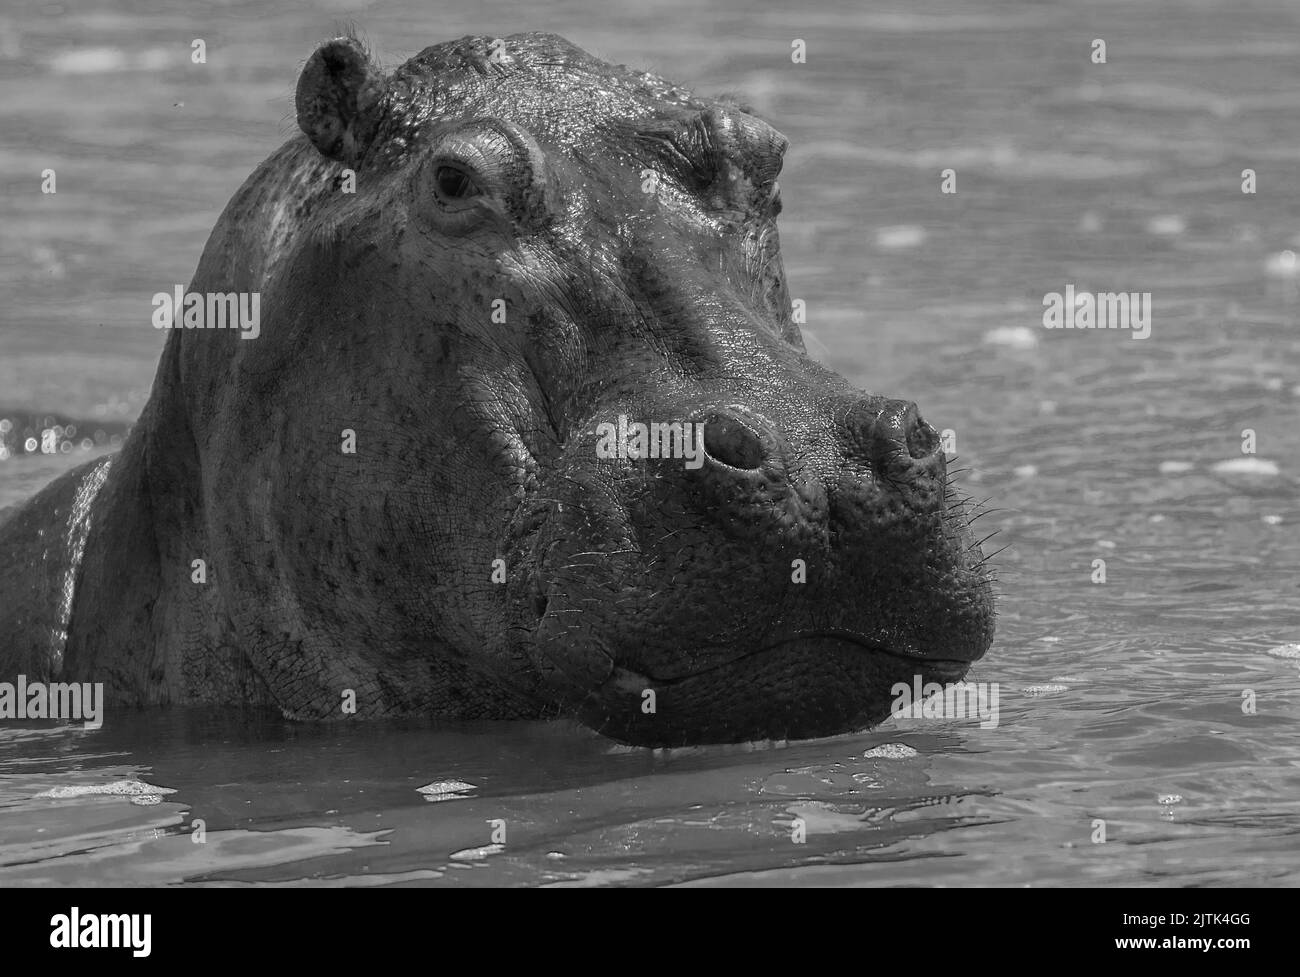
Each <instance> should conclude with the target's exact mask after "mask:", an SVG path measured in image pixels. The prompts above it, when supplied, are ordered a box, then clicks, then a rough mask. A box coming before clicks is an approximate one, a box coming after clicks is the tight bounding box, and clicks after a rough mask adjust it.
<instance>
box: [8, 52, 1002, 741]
mask: <svg viewBox="0 0 1300 977" xmlns="http://www.w3.org/2000/svg"><path fill="white" fill-rule="evenodd" d="M494 50H495V51H496V52H497V53H496V54H494V53H493V52H494ZM297 108H298V122H299V126H300V127H301V128H302V130H303V133H304V136H303V137H299V138H297V139H295V140H293V141H291V142H289V143H288V144H287V145H285V146H284V147H282V148H281V149H280V150H279V151H278V152H276V153H275V154H274V155H273V156H272V157H271V158H270V159H268V160H267V161H266V162H265V163H264V164H263V165H262V166H261V167H260V168H259V169H258V170H257V171H256V172H255V173H254V174H253V175H252V177H251V178H250V179H249V180H248V181H247V182H246V183H245V185H244V186H243V188H242V189H241V190H240V191H239V192H238V194H237V195H236V196H235V198H234V199H233V200H232V201H231V203H230V204H229V206H228V207H227V209H226V211H225V213H224V214H223V216H222V217H221V220H220V222H219V223H218V224H217V226H216V228H215V230H214V231H213V233H212V236H211V238H210V240H209V241H208V244H207V248H206V249H205V251H204V253H203V257H202V260H201V262H200V264H199V267H198V271H197V273H196V275H195V278H194V281H193V282H192V283H191V285H190V290H191V291H198V292H210V291H218V292H229V291H242V292H259V293H260V294H261V321H262V325H261V335H260V336H259V337H258V338H257V339H256V340H251V341H246V340H241V338H240V337H239V334H238V333H237V332H235V331H228V330H183V329H177V330H174V331H172V332H171V333H170V334H169V336H168V341H167V345H166V348H165V351H164V353H163V357H162V361H161V365H160V367H159V371H158V376H157V379H156V382H155V385H154V390H153V395H152V398H151V400H150V402H149V404H148V406H147V408H146V409H145V412H144V415H143V416H142V418H141V420H140V423H139V424H138V425H137V426H136V427H135V429H134V430H133V432H132V435H131V437H130V439H129V440H128V441H127V443H126V445H125V446H124V448H123V449H122V451H121V452H120V454H119V455H118V456H116V457H113V458H112V459H111V461H107V462H106V461H100V462H96V463H93V464H92V465H90V466H85V467H83V468H82V469H78V470H77V471H75V472H73V473H70V474H69V475H68V476H65V477H64V478H63V479H60V480H59V481H58V482H56V483H54V484H53V485H52V486H51V487H50V488H48V489H46V490H45V492H43V493H42V494H41V495H40V496H38V497H37V498H36V499H35V500H33V501H32V502H31V503H29V504H28V505H27V506H26V507H25V508H24V509H22V510H20V511H19V512H18V514H17V515H16V516H13V517H11V518H10V519H9V521H8V522H6V523H4V524H3V525H2V526H0V553H2V554H4V555H3V557H0V598H3V601H0V627H2V628H3V631H2V632H0V633H5V634H8V635H14V636H16V644H15V645H13V646H12V647H11V648H9V649H8V650H7V654H5V655H3V656H0V663H3V664H4V665H5V666H6V669H5V671H6V672H10V671H18V670H21V669H24V668H25V669H26V670H27V674H28V676H29V678H32V677H35V676H37V675H46V676H52V675H57V676H59V677H60V678H61V679H62V680H64V681H102V682H105V683H106V684H107V692H108V695H109V697H110V702H113V703H118V704H126V703H136V704H163V703H182V702H255V703H268V704H274V705H276V706H278V707H279V708H281V709H282V710H283V711H284V712H285V713H286V714H287V715H290V716H293V717H300V718H334V717H339V716H341V715H342V712H341V708H340V703H341V702H342V701H343V695H344V690H347V689H351V690H354V691H355V693H356V708H357V714H358V715H360V716H384V715H398V714H423V715H433V716H438V717H445V718H453V719H455V718H484V717H490V718H523V717H531V718H536V717H547V716H556V715H573V716H577V717H578V718H579V719H581V720H582V721H583V722H585V723H587V724H588V725H590V726H592V727H593V728H595V729H598V730H600V731H602V732H604V733H606V734H608V735H611V736H614V737H616V738H619V739H622V740H625V741H628V742H633V743H640V744H648V745H661V744H668V745H673V744H683V743H696V742H711V741H736V740H746V739H753V738H763V737H777V738H783V737H806V736H815V735H825V734H832V733H836V732H841V731H845V730H851V729H856V728H861V727H864V726H867V725H870V724H872V723H874V722H878V721H879V720H880V719H882V718H883V717H884V716H885V715H886V714H887V710H888V704H889V701H890V686H891V685H892V684H893V683H894V682H898V681H903V682H908V683H910V682H911V681H912V677H913V675H917V674H919V675H921V676H922V678H923V680H924V681H953V680H956V679H957V678H959V677H960V676H962V675H963V674H964V673H965V671H966V669H967V667H968V666H969V663H970V662H972V661H974V660H975V659H977V658H979V657H980V656H981V655H983V654H984V652H985V651H986V650H987V648H988V646H989V644H990V642H991V640H992V634H993V611H992V600H991V595H990V590H989V584H988V581H987V579H986V573H987V570H986V567H985V565H984V561H983V556H982V554H981V553H980V551H979V548H978V546H976V545H974V544H973V541H972V538H971V535H970V532H969V529H968V526H967V510H966V509H965V507H964V506H963V504H962V503H961V502H960V501H959V500H958V499H957V498H956V497H955V495H954V493H953V492H952V490H951V489H950V488H949V486H948V480H947V474H946V470H945V459H944V455H943V453H942V451H941V450H940V448H939V444H938V438H937V436H936V434H935V431H934V429H933V428H931V427H930V426H929V425H928V424H926V423H925V422H924V421H923V420H921V418H920V417H919V415H918V414H917V410H916V407H915V406H914V405H913V404H911V403H910V402H906V401H901V400H892V399H887V398H884V397H879V396H872V395H867V394H865V393H863V392H861V391H859V390H856V389H854V388H853V387H852V386H850V385H849V384H848V383H847V382H846V381H845V380H844V379H843V378H841V377H840V376H838V375H837V374H835V373H833V372H831V371H829V370H827V369H825V368H823V367H821V366H819V365H817V364H815V363H813V362H812V361H811V360H809V359H808V358H807V356H806V355H805V353H804V350H803V344H802V341H801V339H800V336H799V330H798V328H797V326H796V325H795V324H794V323H793V322H792V321H791V309H790V300H789V296H788V292H787V289H786V283H785V279H784V272H783V268H782V263H781V256H780V250H779V244H778V240H777V230H776V223H775V221H776V216H777V213H778V212H779V210H780V201H779V196H778V192H777V185H776V177H777V173H778V171H779V169H780V165H781V155H782V153H783V151H784V149H785V139H784V138H783V137H782V136H781V135H780V134H779V133H777V132H776V131H775V130H773V129H772V128H771V127H770V126H768V125H767V124H766V123H764V122H762V121H760V120H758V119H757V118H755V117H753V116H752V115H750V114H748V113H747V112H746V111H745V110H744V107H743V106H741V105H739V104H737V103H735V102H733V101H713V100H706V99H701V98H697V97H695V96H693V95H691V94H690V93H688V92H686V91H684V90H682V89H679V88H676V87H674V86H672V85H670V84H668V83H667V82H665V81H663V80H661V79H658V78H656V77H654V76H651V75H647V74H642V73H639V72H635V71H632V70H630V69H626V68H623V67H615V66H611V65H608V64H605V63H603V62H601V61H598V60H595V59H593V58H592V57H590V56H589V55H587V54H585V53H584V52H582V51H580V50H579V49H577V48H575V47H573V46H572V45H570V44H569V43H568V42H566V41H564V40H563V39H561V38H558V37H555V36H552V35H545V34H522V35H516V36H513V37H510V38H506V39H505V41H504V44H503V45H501V44H500V42H498V44H497V46H496V47H494V46H493V42H492V39H490V38H465V39H462V40H460V41H456V42H453V43H448V44H442V45H439V46H436V47H431V48H429V49H427V50H425V51H424V52H422V53H421V54H420V55H419V56H417V57H416V58H414V59H412V60H411V61H409V62H407V63H406V64H405V65H403V66H402V67H401V68H399V69H397V70H396V71H395V72H393V73H392V74H385V73H383V72H382V71H381V70H380V69H379V68H378V67H376V66H375V65H374V64H373V63H372V62H371V61H370V59H369V57H368V56H367V54H366V53H365V51H364V49H363V48H362V47H361V45H360V44H359V43H357V42H356V41H355V40H352V39H347V38H344V39H340V40H337V41H333V42H330V43H329V44H326V45H325V46H324V47H322V48H321V49H320V50H319V51H318V52H317V53H316V54H315V55H314V56H313V57H312V58H311V59H310V61H309V62H308V64H307V65H306V67H305V68H304V71H303V75H302V78H301V80H300V82H299V86H298V98H297ZM347 169H351V170H354V171H355V174H356V192H355V193H345V192H343V185H342V183H341V180H343V179H344V178H345V177H346V172H345V171H346V170H347ZM647 171H649V173H647ZM647 177H649V178H650V179H651V182H654V183H657V185H655V186H652V187H650V188H649V189H650V190H652V191H653V192H647V184H646V181H647ZM163 287H166V286H163ZM498 299H499V300H503V302H496V303H495V304H494V300H498ZM502 310H503V311H504V316H503V315H502V314H501V312H502ZM494 312H496V314H494ZM503 318H504V321H502V319H503ZM620 414H625V415H627V416H628V418H629V419H630V420H634V421H635V420H639V421H643V422H647V423H648V422H651V421H656V422H662V423H671V422H687V421H689V422H695V423H703V424H705V425H706V427H705V429H704V430H705V435H704V443H705V446H706V449H707V452H708V456H707V458H705V459H704V462H703V465H702V467H699V468H697V469H691V468H689V467H687V466H686V465H685V464H683V461H682V460H681V459H679V458H676V459H671V458H670V459H663V458H650V459H635V458H628V459H618V458H613V459H606V458H599V457H598V456H597V452H596V443H597V425H598V424H600V423H602V422H616V421H617V419H618V416H619V415H620ZM347 429H350V430H352V431H354V432H355V436H356V450H355V453H347V452H345V451H344V450H342V443H343V432H344V431H345V430H347ZM101 480H102V487H99V488H98V490H97V491H96V490H95V483H96V482H97V481H101ZM78 497H80V504H81V508H82V510H83V513H82V518H80V519H73V520H72V521H71V528H69V525H70V521H69V512H70V510H71V509H72V508H73V506H74V504H76V502H77V499H78ZM87 525H88V527H89V528H88V532H87V531H86V527H87ZM47 529H48V530H50V531H49V532H48V533H47V532H46V530H47ZM83 535H84V537H85V538H84V545H83V547H82V548H83V549H84V556H82V558H81V559H80V561H78V560H77V558H76V557H77V550H78V546H77V540H78V538H79V537H80V536H83ZM196 559H202V560H204V561H205V563H206V566H207V580H206V583H202V584H196V583H193V582H192V580H191V574H192V570H191V567H192V562H193V561H194V560H196ZM494 561H503V562H496V563H494ZM794 561H803V566H804V567H805V570H804V572H805V573H806V581H805V582H795V579H794V578H795V577H797V576H798V575H799V573H798V570H797V567H798V566H799V564H796V563H795V562H794ZM494 572H495V577H496V578H497V579H495V580H494ZM502 578H504V580H503V582H498V581H501V579H502ZM65 588H70V591H69V592H70V594H71V599H70V600H66V598H65V603H67V605H68V606H67V607H62V606H61V605H60V600H59V598H60V595H63V594H64V592H65ZM65 617H66V625H65V623H64V618H65ZM64 630H66V640H65V639H64V638H63V637H62V632H63V631H64ZM0 678H9V680H12V678H11V677H9V676H8V675H5V676H0ZM647 690H653V693H654V695H653V697H652V698H653V705H654V709H653V711H649V708H648V706H647V705H645V704H646V703H648V702H649V701H650V698H651V697H648V696H647V695H646V693H647ZM109 718H110V721H111V712H110V714H109Z"/></svg>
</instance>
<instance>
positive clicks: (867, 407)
mask: <svg viewBox="0 0 1300 977" xmlns="http://www.w3.org/2000/svg"><path fill="white" fill-rule="evenodd" d="M844 435H845V437H846V438H847V440H848V446H849V450H850V451H851V452H852V453H853V454H855V455H856V456H857V457H858V458H859V459H861V460H862V461H865V462H868V463H870V464H872V465H874V466H876V467H877V468H885V469H887V468H890V467H897V466H898V465H899V464H900V463H902V464H905V463H908V462H910V461H913V460H915V461H921V460H924V459H927V458H932V457H934V455H935V454H936V452H938V450H939V446H940V440H939V433H938V432H937V431H936V430H935V429H934V428H933V427H931V426H930V425H929V424H927V423H926V422H925V421H924V420H923V419H922V418H921V415H920V414H919V413H917V410H916V405H915V404H914V403H912V402H911V401H908V400H880V399H874V398H873V399H865V400H861V401H858V402H857V403H855V404H854V405H853V406H852V407H851V408H850V410H849V412H848V414H847V416H846V418H845V420H844Z"/></svg>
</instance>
